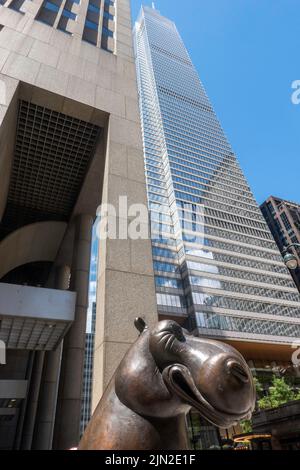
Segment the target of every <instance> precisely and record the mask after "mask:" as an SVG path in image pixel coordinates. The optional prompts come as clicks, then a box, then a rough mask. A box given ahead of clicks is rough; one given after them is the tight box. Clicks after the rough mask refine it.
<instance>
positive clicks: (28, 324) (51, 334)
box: [0, 283, 76, 351]
mask: <svg viewBox="0 0 300 470" xmlns="http://www.w3.org/2000/svg"><path fill="white" fill-rule="evenodd" d="M75 302H76V293H75V292H70V291H62V290H55V289H44V288H40V287H28V286H20V285H15V284H5V283H0V341H3V342H4V344H5V346H6V348H7V349H27V350H42V351H51V350H54V349H55V348H56V347H57V345H58V344H59V343H60V342H61V340H62V339H63V337H64V336H65V334H66V332H67V331H68V329H69V327H70V326H71V324H72V322H73V320H74V315H75Z"/></svg>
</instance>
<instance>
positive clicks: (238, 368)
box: [226, 359, 249, 383]
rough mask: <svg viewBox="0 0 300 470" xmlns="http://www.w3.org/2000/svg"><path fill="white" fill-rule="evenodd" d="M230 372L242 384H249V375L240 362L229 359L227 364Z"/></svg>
mask: <svg viewBox="0 0 300 470" xmlns="http://www.w3.org/2000/svg"><path fill="white" fill-rule="evenodd" d="M226 366H227V370H228V372H229V373H230V374H231V375H233V376H234V377H235V378H237V379H238V380H239V381H240V382H242V383H248V382H249V375H248V373H247V371H246V370H245V368H244V367H243V366H242V364H240V363H239V362H236V361H234V360H233V359H229V360H228V361H227V363H226Z"/></svg>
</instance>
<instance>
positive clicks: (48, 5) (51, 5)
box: [45, 2, 59, 12]
mask: <svg viewBox="0 0 300 470" xmlns="http://www.w3.org/2000/svg"><path fill="white" fill-rule="evenodd" d="M45 8H47V10H50V11H55V12H58V10H59V6H58V5H55V4H54V3H51V2H46V3H45Z"/></svg>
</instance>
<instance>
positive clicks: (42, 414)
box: [32, 266, 70, 450]
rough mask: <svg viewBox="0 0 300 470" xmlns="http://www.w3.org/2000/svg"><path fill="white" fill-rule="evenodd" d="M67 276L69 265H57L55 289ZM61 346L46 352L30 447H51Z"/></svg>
mask: <svg viewBox="0 0 300 470" xmlns="http://www.w3.org/2000/svg"><path fill="white" fill-rule="evenodd" d="M69 278H70V268H69V266H57V267H56V269H55V275H54V287H55V289H60V290H67V289H68V288H69ZM62 346H63V342H61V343H60V344H59V346H58V347H57V349H56V350H55V351H51V352H47V353H46V357H45V365H44V371H43V378H42V384H41V390H40V398H39V407H38V413H37V418H36V426H35V433H34V439H33V443H32V449H37V450H50V449H52V441H53V430H54V423H55V414H56V405H57V396H58V385H59V376H60V370H61V357H62Z"/></svg>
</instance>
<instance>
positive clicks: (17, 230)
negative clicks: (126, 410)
mask: <svg viewBox="0 0 300 470" xmlns="http://www.w3.org/2000/svg"><path fill="white" fill-rule="evenodd" d="M119 196H122V197H124V196H127V197H128V201H129V204H134V203H142V204H146V203H147V198H146V186H145V175H144V160H143V151H142V138H141V131H140V118H139V110H138V95H137V86H136V74H135V64H134V56H133V49H132V25H131V19H130V2H129V0H116V1H115V0H80V1H79V0H47V1H46V0H45V1H43V0H32V1H31V0H25V1H24V0H0V353H1V354H0V449H51V448H53V447H54V448H58V449H67V448H70V447H74V446H76V445H77V444H78V441H79V435H80V419H81V405H82V392H83V385H82V384H83V370H84V357H85V340H86V318H87V307H88V286H89V265H90V252H91V238H92V226H93V223H94V219H95V217H96V210H97V207H98V206H99V205H100V203H111V204H113V205H114V206H115V207H116V211H117V212H118V201H119ZM100 253H101V256H100V258H101V263H100V269H99V271H98V275H97V285H98V295H97V299H98V302H97V311H96V330H95V343H94V347H95V361H94V371H95V377H96V378H95V380H94V381H93V396H92V401H93V403H92V408H94V407H95V406H96V404H97V402H98V400H99V399H100V397H101V394H102V392H103V389H104V388H105V386H106V385H107V383H108V381H109V380H110V377H111V375H112V374H113V372H114V370H115V367H116V366H117V365H118V363H119V361H120V359H121V358H122V356H123V355H124V353H125V352H126V351H127V349H128V347H129V346H130V344H131V342H132V341H134V340H135V338H136V337H137V332H136V330H135V328H134V326H133V322H134V319H135V317H136V315H137V313H138V314H140V313H141V314H143V315H144V316H145V319H146V321H147V322H148V323H150V324H151V323H153V322H155V321H156V314H155V291H154V281H153V269H152V261H151V244H150V241H149V240H143V241H140V240H137V241H136V240H111V239H107V240H102V241H101V248H100ZM144 259H146V260H149V261H148V262H146V263H144V262H143V263H141V262H140V260H144ZM141 292H143V295H141ZM4 349H6V351H5V352H6V354H5V356H6V357H5V361H4V360H3V355H4V353H3V351H4ZM3 362H6V363H5V364H4V363H3Z"/></svg>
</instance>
